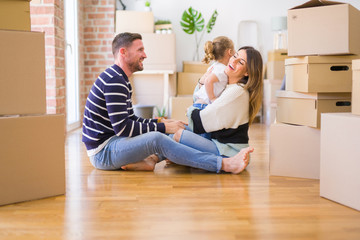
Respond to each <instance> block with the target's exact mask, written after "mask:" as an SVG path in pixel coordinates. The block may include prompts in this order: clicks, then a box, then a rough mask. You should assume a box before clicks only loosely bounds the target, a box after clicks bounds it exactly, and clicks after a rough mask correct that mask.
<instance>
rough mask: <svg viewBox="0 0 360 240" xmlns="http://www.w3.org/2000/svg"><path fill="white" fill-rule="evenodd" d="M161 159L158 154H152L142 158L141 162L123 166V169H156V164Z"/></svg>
mask: <svg viewBox="0 0 360 240" xmlns="http://www.w3.org/2000/svg"><path fill="white" fill-rule="evenodd" d="M158 161H159V158H158V156H156V155H155V154H152V155H150V156H148V157H147V158H145V159H144V160H142V161H141V162H137V163H131V164H128V165H125V166H122V167H121V169H122V170H126V171H154V168H155V164H156V163H157V162H158Z"/></svg>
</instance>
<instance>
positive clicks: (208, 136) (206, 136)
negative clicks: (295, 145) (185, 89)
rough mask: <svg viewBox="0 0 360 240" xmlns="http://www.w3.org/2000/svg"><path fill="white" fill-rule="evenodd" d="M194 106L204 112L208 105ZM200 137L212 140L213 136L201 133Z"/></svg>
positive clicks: (195, 104)
mask: <svg viewBox="0 0 360 240" xmlns="http://www.w3.org/2000/svg"><path fill="white" fill-rule="evenodd" d="M193 106H194V107H196V108H198V109H200V110H203V109H204V108H206V106H207V104H202V103H194V104H193ZM199 135H200V136H202V137H204V138H206V139H209V140H211V134H210V133H200V134H199Z"/></svg>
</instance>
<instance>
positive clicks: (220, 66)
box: [193, 36, 235, 139]
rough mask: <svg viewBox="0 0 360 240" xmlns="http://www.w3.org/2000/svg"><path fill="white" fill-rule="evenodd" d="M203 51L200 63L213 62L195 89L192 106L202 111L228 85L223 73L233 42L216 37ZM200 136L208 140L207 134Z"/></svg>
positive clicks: (208, 135) (231, 51) (233, 50)
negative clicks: (203, 54)
mask: <svg viewBox="0 0 360 240" xmlns="http://www.w3.org/2000/svg"><path fill="white" fill-rule="evenodd" d="M204 50H205V57H204V59H203V60H202V61H203V62H204V63H209V62H210V61H212V60H215V61H214V62H213V63H212V64H211V66H210V67H209V68H208V70H207V72H206V73H205V74H204V75H203V76H202V77H201V78H200V80H199V84H198V85H197V86H196V88H195V92H194V95H193V98H194V104H193V106H194V107H196V108H199V109H204V108H205V107H206V106H207V105H208V104H210V103H212V102H213V101H215V99H216V98H217V97H219V96H220V94H221V93H222V92H223V91H224V89H225V87H226V85H227V83H228V77H227V76H226V74H225V72H224V71H225V68H226V66H227V64H228V62H229V59H230V58H231V56H233V55H234V53H235V49H234V43H233V41H231V39H229V38H228V37H224V36H220V37H217V38H215V39H214V40H213V41H207V42H206V43H205V46H204ZM201 135H202V136H203V137H205V138H208V139H210V134H209V133H205V134H201Z"/></svg>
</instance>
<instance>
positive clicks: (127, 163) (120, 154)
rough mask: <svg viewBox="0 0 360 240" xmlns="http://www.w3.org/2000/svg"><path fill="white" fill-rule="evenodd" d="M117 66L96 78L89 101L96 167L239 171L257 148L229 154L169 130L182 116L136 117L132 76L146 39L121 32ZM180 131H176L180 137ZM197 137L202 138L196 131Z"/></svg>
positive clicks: (89, 143) (87, 130)
mask: <svg viewBox="0 0 360 240" xmlns="http://www.w3.org/2000/svg"><path fill="white" fill-rule="evenodd" d="M112 50H113V55H114V58H115V64H114V65H112V66H111V67H109V68H107V69H106V70H105V71H104V72H102V73H101V74H100V75H99V77H98V78H97V79H96V81H95V83H94V85H93V86H92V88H91V90H90V93H89V96H88V98H87V101H86V105H85V112H84V121H83V142H84V143H85V145H86V148H87V154H88V156H89V157H90V161H91V163H92V165H93V166H94V167H96V168H98V169H103V170H115V169H124V170H153V169H154V167H155V164H156V163H157V161H158V160H159V158H161V159H165V158H167V159H169V160H171V161H173V162H175V163H178V164H181V165H186V166H191V167H196V168H201V169H205V170H208V171H213V172H220V171H221V170H224V171H227V172H232V173H239V172H241V171H242V170H244V169H245V167H246V166H247V164H248V161H249V154H250V152H251V151H252V149H246V150H244V151H242V152H240V153H239V154H238V155H237V156H236V157H233V158H223V157H222V156H219V155H216V154H214V153H209V152H202V151H199V150H197V149H195V148H191V147H188V146H185V145H183V144H180V143H178V142H176V141H174V140H173V139H171V138H170V137H168V136H166V135H165V134H163V133H168V134H172V133H178V132H179V131H180V130H183V129H184V128H185V127H184V123H182V122H180V121H176V120H165V119H161V120H157V119H142V118H140V117H137V116H135V115H134V111H133V108H132V102H131V95H132V87H131V85H130V82H129V79H128V78H129V77H130V76H131V75H132V74H133V73H134V72H136V71H141V70H143V68H144V67H143V61H144V59H145V58H146V54H145V51H144V45H143V43H142V37H141V35H140V34H136V33H120V34H118V35H117V36H116V37H115V38H114V40H113V43H112ZM176 135H177V134H175V136H176ZM194 137H199V138H200V139H202V137H200V136H198V135H196V134H194Z"/></svg>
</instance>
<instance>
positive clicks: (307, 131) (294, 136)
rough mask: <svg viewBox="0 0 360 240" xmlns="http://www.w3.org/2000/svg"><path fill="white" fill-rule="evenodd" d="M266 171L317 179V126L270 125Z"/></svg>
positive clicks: (274, 174) (274, 173) (318, 166)
mask: <svg viewBox="0 0 360 240" xmlns="http://www.w3.org/2000/svg"><path fill="white" fill-rule="evenodd" d="M269 141H270V142H269V143H270V146H269V153H270V158H269V161H270V162H269V164H270V175H272V176H286V177H298V178H311V179H319V177H320V130H319V129H316V128H311V127H307V126H299V125H290V124H281V123H277V124H272V125H271V126H270V140H269Z"/></svg>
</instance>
